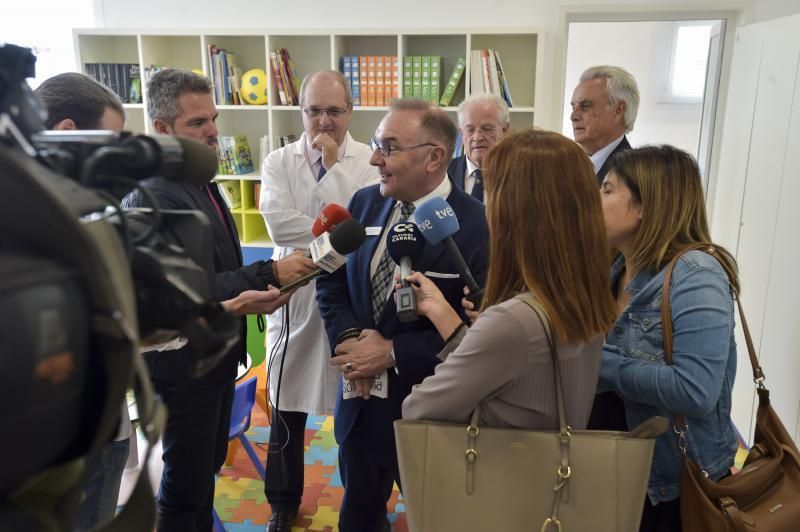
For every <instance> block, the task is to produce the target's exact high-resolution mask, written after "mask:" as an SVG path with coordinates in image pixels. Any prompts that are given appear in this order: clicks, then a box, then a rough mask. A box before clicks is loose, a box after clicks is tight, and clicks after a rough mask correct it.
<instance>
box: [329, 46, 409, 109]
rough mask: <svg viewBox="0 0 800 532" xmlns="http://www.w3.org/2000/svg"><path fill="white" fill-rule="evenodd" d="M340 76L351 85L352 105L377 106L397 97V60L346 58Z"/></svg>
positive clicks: (382, 56)
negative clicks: (342, 75)
mask: <svg viewBox="0 0 800 532" xmlns="http://www.w3.org/2000/svg"><path fill="white" fill-rule="evenodd" d="M341 69H342V74H344V77H345V79H346V80H347V81H348V82H349V83H350V92H351V93H352V94H353V105H357V106H361V107H379V106H383V105H389V104H390V103H391V102H392V100H393V99H395V98H399V97H400V60H399V58H398V57H397V56H393V55H346V56H343V57H342V60H341Z"/></svg>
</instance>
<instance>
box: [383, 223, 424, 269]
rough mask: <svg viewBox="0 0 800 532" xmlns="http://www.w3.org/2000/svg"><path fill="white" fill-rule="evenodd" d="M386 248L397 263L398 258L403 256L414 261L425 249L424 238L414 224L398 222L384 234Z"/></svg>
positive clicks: (398, 262)
mask: <svg viewBox="0 0 800 532" xmlns="http://www.w3.org/2000/svg"><path fill="white" fill-rule="evenodd" d="M386 249H387V251H388V252H389V256H390V257H392V260H394V262H395V263H397V264H400V259H402V258H403V257H407V258H409V259H411V262H414V261H415V260H416V259H417V258H418V257H419V256H420V255H421V254H422V250H423V249H425V239H424V238H423V236H422V231H420V230H419V228H418V227H417V226H416V224H413V223H411V222H400V223H398V224H395V225H394V226H393V227H392V228H391V229H389V232H388V234H387V235H386Z"/></svg>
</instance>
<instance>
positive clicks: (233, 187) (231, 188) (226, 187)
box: [217, 181, 242, 210]
mask: <svg viewBox="0 0 800 532" xmlns="http://www.w3.org/2000/svg"><path fill="white" fill-rule="evenodd" d="M217 188H218V189H219V193H220V195H221V196H222V199H223V200H225V204H226V205H228V208H229V209H231V210H233V209H241V207H242V188H241V186H240V185H239V181H218V182H217Z"/></svg>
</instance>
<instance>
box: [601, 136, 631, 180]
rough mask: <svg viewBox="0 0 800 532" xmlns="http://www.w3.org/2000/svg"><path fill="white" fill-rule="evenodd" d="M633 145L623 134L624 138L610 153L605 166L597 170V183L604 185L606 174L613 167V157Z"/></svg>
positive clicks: (604, 163)
mask: <svg viewBox="0 0 800 532" xmlns="http://www.w3.org/2000/svg"><path fill="white" fill-rule="evenodd" d="M630 149H631V145H630V143H629V142H628V137H627V136H625V135H623V136H622V140H621V141H620V143H619V144H617V147H616V148H614V151H612V152H611V153H610V154H608V158H607V159H606V160H605V161H604V162H603V166H601V167H600V170H598V171H597V184H598V185H602V184H603V180H604V179H605V178H606V174H607V173H608V169H609V168H610V167H611V159H612V158H613V157H614V156H615V155H616V154H618V153H619V152H621V151H625V150H630Z"/></svg>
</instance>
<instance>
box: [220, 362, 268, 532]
mask: <svg viewBox="0 0 800 532" xmlns="http://www.w3.org/2000/svg"><path fill="white" fill-rule="evenodd" d="M257 386H258V379H257V378H256V377H251V378H249V379H247V380H246V381H244V382H241V383H239V384H237V385H236V389H235V391H234V394H233V406H232V407H231V427H230V430H229V432H228V441H233V440H237V439H238V440H239V443H241V445H242V447H243V448H244V450H245V451H246V452H247V456H249V457H250V461H251V462H253V465H254V466H256V471H258V474H259V475H260V476H261V480H264V477H265V476H266V472H265V471H264V464H262V463H261V460H260V459H259V457H258V455H257V454H256V451H255V449H253V446H252V444H251V443H250V440H248V439H247V436H245V434H244V433H245V432H247V429H249V428H250V414H251V412H252V410H253V405H255V403H256V388H257ZM214 530H217V531H220V532H223V531H224V530H225V528H224V527H223V526H222V521H221V520H220V518H219V515H217V511H216V510H214Z"/></svg>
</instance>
